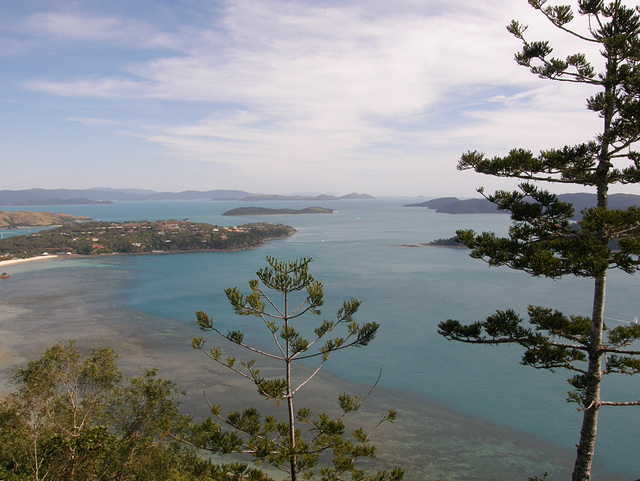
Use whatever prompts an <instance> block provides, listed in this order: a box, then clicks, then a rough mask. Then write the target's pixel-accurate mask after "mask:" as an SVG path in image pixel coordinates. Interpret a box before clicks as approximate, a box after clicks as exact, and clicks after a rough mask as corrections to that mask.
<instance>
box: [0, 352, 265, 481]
mask: <svg viewBox="0 0 640 481" xmlns="http://www.w3.org/2000/svg"><path fill="white" fill-rule="evenodd" d="M116 359H117V354H116V353H115V352H114V351H113V350H112V349H110V348H102V349H94V350H93V351H92V352H91V353H90V354H89V355H88V356H86V357H84V356H83V355H82V353H81V352H80V351H79V350H78V349H77V348H76V347H75V345H74V343H73V342H70V343H69V344H67V345H64V344H57V345H55V346H52V347H50V348H49V349H47V350H45V351H44V352H43V353H42V356H41V357H40V358H39V359H37V360H34V361H31V362H29V363H28V364H27V365H26V366H25V367H23V368H21V369H19V370H17V372H16V374H15V376H14V379H13V381H14V383H15V385H16V388H17V391H16V392H15V393H13V394H10V395H8V396H6V397H5V398H3V399H0V479H2V480H6V481H44V480H51V481H62V480H64V481H75V480H77V481H84V480H88V479H95V480H99V479H100V480H113V481H126V480H134V479H135V480H139V481H195V480H208V481H218V480H219V481H222V480H239V479H245V480H254V481H259V480H263V479H266V478H264V477H263V475H262V474H261V473H259V472H257V471H255V470H252V469H247V467H246V466H244V465H239V464H234V465H214V464H212V463H210V462H208V461H207V460H205V459H203V458H202V457H200V456H199V455H198V452H197V450H195V449H194V448H193V446H192V445H191V444H189V443H188V441H187V438H188V437H189V433H190V429H191V425H192V420H191V418H190V417H189V416H185V415H183V414H181V413H180V411H179V407H180V398H181V397H182V396H183V393H182V392H181V391H180V390H179V389H178V388H177V386H176V385H175V384H174V383H173V382H171V381H168V380H165V379H161V378H159V377H157V373H156V370H155V369H151V370H148V371H146V372H144V373H142V374H140V375H139V376H136V377H132V378H126V377H124V376H123V375H122V373H121V372H120V370H119V368H118V366H117V364H116Z"/></svg>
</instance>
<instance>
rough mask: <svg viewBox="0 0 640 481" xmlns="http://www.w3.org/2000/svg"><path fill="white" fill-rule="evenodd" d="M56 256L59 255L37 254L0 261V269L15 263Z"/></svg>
mask: <svg viewBox="0 0 640 481" xmlns="http://www.w3.org/2000/svg"><path fill="white" fill-rule="evenodd" d="M56 257H59V256H57V255H50V256H38V257H27V258H25V259H10V260H8V261H0V269H1V268H3V267H5V266H13V265H16V264H23V263H25V262H33V261H42V260H46V259H55V258H56Z"/></svg>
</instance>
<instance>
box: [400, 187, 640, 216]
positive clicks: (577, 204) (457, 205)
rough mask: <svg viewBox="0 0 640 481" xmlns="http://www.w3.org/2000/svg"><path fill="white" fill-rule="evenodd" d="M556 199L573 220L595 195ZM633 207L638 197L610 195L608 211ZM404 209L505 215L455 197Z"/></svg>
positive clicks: (490, 205) (485, 204)
mask: <svg viewBox="0 0 640 481" xmlns="http://www.w3.org/2000/svg"><path fill="white" fill-rule="evenodd" d="M558 199H559V200H560V201H562V202H569V203H570V204H573V207H574V210H575V212H574V218H575V219H579V218H580V217H581V216H580V212H582V211H583V210H585V209H588V208H589V207H595V205H596V196H595V194H587V193H574V194H559V195H558ZM633 205H640V195H635V194H610V195H609V208H610V209H627V208H628V207H630V206H633ZM405 207H426V208H428V209H434V210H435V211H436V212H438V213H443V214H507V213H506V212H503V211H500V210H498V208H497V207H496V205H495V204H493V203H491V202H489V201H488V200H487V199H464V200H460V199H458V198H456V197H440V198H437V199H432V200H428V201H426V202H421V203H418V204H406V205H405Z"/></svg>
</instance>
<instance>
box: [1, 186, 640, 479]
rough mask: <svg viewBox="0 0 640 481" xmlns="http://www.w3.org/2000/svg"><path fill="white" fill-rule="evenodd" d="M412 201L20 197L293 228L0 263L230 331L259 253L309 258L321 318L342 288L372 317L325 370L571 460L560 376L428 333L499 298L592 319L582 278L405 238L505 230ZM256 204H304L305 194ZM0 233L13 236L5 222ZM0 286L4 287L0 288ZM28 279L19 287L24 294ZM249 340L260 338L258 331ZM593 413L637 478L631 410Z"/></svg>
mask: <svg viewBox="0 0 640 481" xmlns="http://www.w3.org/2000/svg"><path fill="white" fill-rule="evenodd" d="M415 201H416V199H397V198H396V199H379V200H375V201H338V202H326V203H315V204H316V205H321V206H324V207H328V208H332V209H335V210H336V213H334V214H332V215H297V216H269V217H225V216H222V215H221V214H222V213H223V212H224V211H226V210H228V209H231V208H234V207H238V206H244V205H247V204H244V203H240V202H208V201H173V202H120V203H116V204H113V205H98V206H60V207H57V206H43V207H30V208H29V209H30V210H48V211H55V212H66V213H69V214H77V215H88V216H91V217H93V218H94V219H97V220H109V221H125V220H150V221H152V220H158V219H185V218H188V219H189V220H192V221H195V222H207V223H211V224H218V225H235V224H244V223H248V222H256V221H258V222H261V221H269V222H280V223H286V224H289V225H292V226H293V227H295V228H296V229H297V230H298V233H297V234H296V235H295V236H294V237H292V238H289V239H286V240H279V241H274V242H271V243H269V244H268V245H266V246H264V247H262V248H260V249H256V250H252V251H245V252H230V253H191V254H176V255H155V256H149V255H147V256H109V257H99V258H86V259H77V258H75V259H65V260H64V262H63V261H57V260H51V261H41V262H35V263H30V264H23V265H20V266H14V267H11V268H9V267H7V268H5V269H4V270H7V271H10V273H11V274H14V273H15V274H16V275H14V277H15V278H19V277H20V276H21V277H22V278H23V279H24V280H25V281H26V280H28V279H29V276H32V277H33V279H34V282H35V279H40V280H41V282H44V281H42V279H43V278H46V275H44V274H46V273H47V271H52V270H56V271H58V270H62V271H67V272H68V273H69V274H71V273H73V272H79V271H82V272H84V273H85V275H86V273H89V275H91V273H95V274H94V275H95V276H105V273H108V274H109V275H111V276H116V277H117V276H120V277H119V279H120V280H119V282H118V283H117V286H118V289H119V291H118V296H120V297H119V299H120V300H119V302H120V303H121V307H122V308H123V309H126V310H130V311H131V312H143V313H145V314H148V315H150V316H158V317H162V318H164V319H169V320H170V322H172V323H175V324H176V325H178V324H179V325H192V324H193V323H194V311H197V310H200V309H204V310H206V311H207V312H208V313H209V314H212V315H214V316H215V318H216V319H217V321H218V322H220V323H222V325H223V326H225V329H226V326H227V325H228V326H229V327H231V326H232V325H235V323H237V322H241V323H246V322H247V321H246V319H240V320H239V319H238V318H237V317H236V316H234V315H233V312H232V310H231V309H230V307H229V306H228V304H227V302H226V299H225V296H224V293H223V290H224V288H226V287H229V286H238V287H240V288H241V290H243V291H246V290H247V281H248V280H249V279H252V278H254V277H255V272H256V271H257V270H258V269H259V268H261V267H263V266H264V264H265V262H264V257H265V256H266V255H271V256H275V257H276V258H279V259H281V260H292V259H296V258H300V257H303V256H309V257H312V258H313V259H314V262H313V264H312V273H313V274H314V275H315V277H316V278H317V279H318V280H320V281H322V282H324V284H325V290H326V294H325V299H326V303H325V306H324V309H323V312H322V314H323V318H324V317H326V318H331V317H333V315H334V313H335V311H336V310H337V309H338V308H339V307H340V305H341V302H342V300H343V299H348V298H352V297H355V298H358V299H360V300H361V301H362V307H361V310H360V311H359V313H358V316H357V320H359V321H367V320H373V321H376V322H378V323H380V324H381V329H380V331H379V334H378V336H377V338H376V340H375V341H374V342H373V343H372V344H371V345H370V346H368V347H367V348H364V349H356V350H352V351H351V352H345V353H341V354H340V355H336V356H334V358H333V359H332V362H330V363H328V364H327V369H329V370H330V371H331V373H332V374H334V375H336V376H338V377H339V378H342V379H344V380H346V381H353V382H358V383H365V384H370V383H373V382H374V381H375V379H376V377H377V375H378V372H379V370H380V369H381V370H382V379H381V381H380V387H381V388H382V389H385V390H388V391H385V392H387V393H396V394H398V393H399V394H401V395H402V397H410V398H411V399H413V400H414V401H416V402H424V403H433V404H437V405H442V406H445V407H446V408H448V409H450V410H452V411H454V412H457V413H462V414H465V415H471V416H473V417H474V418H477V419H480V420H482V421H488V422H489V423H491V425H497V426H504V427H508V428H514V429H516V430H519V432H520V433H521V435H522V437H523V439H526V438H527V437H532V438H533V437H535V438H536V439H541V440H543V441H544V442H546V443H548V444H549V445H550V446H552V447H553V446H554V445H557V449H558V451H559V452H563V453H564V452H565V451H566V456H567V459H568V462H569V464H570V462H571V460H572V457H573V449H572V446H573V445H574V444H575V443H576V441H577V439H578V434H579V427H580V420H581V413H579V412H577V411H576V406H575V405H574V404H567V403H566V402H565V398H566V392H567V390H568V388H569V385H568V384H567V383H566V381H565V379H566V378H567V377H568V373H565V372H557V373H555V374H553V373H550V372H547V371H536V370H534V369H532V368H529V367H524V366H521V365H520V364H519V359H520V355H521V350H520V349H519V348H517V347H514V346H506V347H483V346H470V345H464V344H460V343H453V342H447V341H446V340H444V339H443V338H441V337H440V336H438V335H437V332H436V330H437V324H438V322H440V321H443V320H446V319H449V318H453V319H458V320H460V321H462V322H472V321H475V320H480V319H483V318H484V317H486V316H487V315H489V314H491V313H492V312H493V311H494V310H496V309H507V308H514V309H516V310H518V311H520V312H522V313H526V311H525V310H526V307H527V305H529V304H536V305H544V306H548V307H552V308H555V309H559V310H561V311H563V312H565V313H567V314H578V315H586V316H589V315H590V312H591V294H592V289H593V287H592V283H591V282H589V281H588V280H584V279H575V278H567V279H562V280H559V281H550V280H547V279H537V278H532V277H530V276H527V275H525V274H522V273H518V272H514V271H511V270H509V269H506V268H504V269H503V268H491V269H490V268H488V267H487V265H486V264H485V263H483V262H482V261H478V260H473V259H471V258H470V257H469V256H468V251H466V250H463V249H447V248H432V247H409V246H407V245H411V244H420V243H424V242H429V241H431V240H434V239H437V238H445V237H450V236H452V235H453V234H454V232H455V230H456V229H457V228H461V227H469V228H473V229H476V230H478V231H481V230H490V231H496V232H499V233H504V232H506V229H507V227H508V224H509V218H508V216H505V215H446V214H436V213H435V212H433V211H431V210H428V209H424V208H406V207H403V205H404V204H405V203H408V202H415ZM251 205H254V204H251ZM261 205H264V206H268V207H273V208H278V207H292V208H302V207H308V206H309V205H311V204H310V203H309V202H269V203H263V204H261ZM3 208H4V207H3ZM13 210H24V208H14V209H13ZM3 233H4V235H11V234H14V233H15V231H13V232H9V231H4V232H3ZM17 274H19V275H20V276H18V275H17ZM638 281H639V279H638V278H637V276H636V277H633V276H628V275H624V274H622V273H617V272H613V273H612V274H611V275H610V278H609V291H608V297H607V310H606V316H607V317H609V318H612V319H620V320H632V319H633V318H634V317H635V316H637V315H639V314H640V299H639V296H638V287H639V283H638ZM6 285H8V284H6ZM25 285H26V286H28V284H25ZM3 288H4V287H3V285H0V293H2V289H3ZM26 289H27V290H26V291H25V292H24V295H28V287H27V288H26ZM104 295H108V293H104ZM611 324H615V321H611ZM243 325H244V324H243ZM249 332H251V331H249ZM247 335H249V333H247ZM54 340H58V339H57V338H54ZM255 342H258V343H262V342H266V341H265V339H262V338H259V337H258V338H256V339H255ZM639 397H640V378H631V377H628V378H624V379H620V378H613V377H610V378H609V379H606V382H605V388H604V392H603V398H604V399H605V400H627V401H629V400H637V399H638V398H639ZM601 412H602V414H601V421H600V429H599V434H598V441H597V449H596V451H597V462H598V465H599V468H600V469H602V470H603V471H607V472H609V473H618V474H621V475H623V476H626V477H628V478H629V479H636V478H638V477H640V455H639V448H638V446H640V434H639V432H640V429H639V428H640V410H639V409H637V408H609V409H603V410H602V411H601ZM416 422H423V423H425V424H428V422H429V421H428V420H418V421H416ZM462 456H464V454H462ZM400 462H401V461H400ZM542 474H543V472H532V473H531V475H532V476H533V475H539V476H541V475H542ZM409 479H411V477H410V478H409ZM453 479H454V478H453V477H452V480H453ZM458 479H462V478H458ZM602 479H606V478H602Z"/></svg>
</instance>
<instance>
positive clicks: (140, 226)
mask: <svg viewBox="0 0 640 481" xmlns="http://www.w3.org/2000/svg"><path fill="white" fill-rule="evenodd" d="M294 232H295V229H293V228H292V227H289V226H285V225H282V224H267V223H254V224H245V225H242V226H238V227H220V226H214V225H210V224H202V223H195V222H187V221H177V220H168V221H157V222H146V221H144V222H121V223H119V222H83V223H70V224H65V225H63V226H61V227H57V228H54V229H49V230H43V231H40V232H37V233H35V234H29V235H17V236H11V237H8V238H6V239H0V254H4V255H5V256H13V257H18V258H23V257H32V256H39V255H42V254H43V252H48V253H49V254H55V253H58V252H64V253H67V252H68V253H71V254H82V255H92V254H113V253H145V252H154V251H163V252H164V251H202V250H231V249H233V250H238V249H249V248H252V247H256V246H259V245H261V244H262V243H263V242H264V241H265V240H268V239H274V238H282V237H287V236H290V235H291V234H293V233H294Z"/></svg>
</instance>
